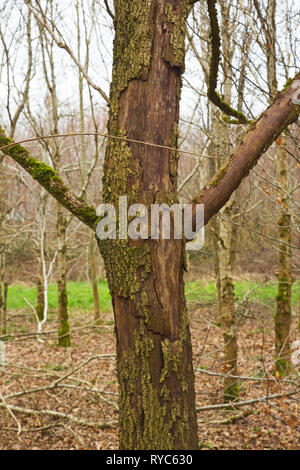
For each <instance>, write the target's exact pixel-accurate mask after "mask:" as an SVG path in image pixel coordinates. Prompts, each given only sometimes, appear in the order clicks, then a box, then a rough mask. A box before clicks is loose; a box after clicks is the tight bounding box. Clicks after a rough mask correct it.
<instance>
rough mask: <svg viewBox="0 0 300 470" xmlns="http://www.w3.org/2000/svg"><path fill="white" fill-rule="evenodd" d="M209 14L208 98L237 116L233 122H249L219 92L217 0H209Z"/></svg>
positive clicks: (228, 114) (219, 51)
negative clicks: (217, 89)
mask: <svg viewBox="0 0 300 470" xmlns="http://www.w3.org/2000/svg"><path fill="white" fill-rule="evenodd" d="M207 7H208V14H209V19H210V35H211V59H210V71H209V81H208V91H207V95H208V98H209V99H210V100H211V101H212V103H214V105H216V106H217V107H218V108H220V109H221V111H223V113H225V114H226V115H227V116H232V117H234V118H236V120H234V121H229V122H230V123H231V124H247V123H250V121H249V120H248V119H247V118H246V116H245V115H244V114H243V113H242V112H240V111H236V110H235V109H233V108H232V107H231V106H230V105H229V104H228V103H226V102H225V101H223V100H222V98H221V96H220V95H219V93H218V92H217V91H216V88H217V81H218V69H219V63H220V56H221V39H220V28H219V23H218V15H217V9H216V0H207Z"/></svg>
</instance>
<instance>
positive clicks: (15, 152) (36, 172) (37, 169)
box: [0, 127, 99, 230]
mask: <svg viewBox="0 0 300 470" xmlns="http://www.w3.org/2000/svg"><path fill="white" fill-rule="evenodd" d="M0 151H2V152H3V153H4V154H5V155H8V156H9V157H11V158H13V159H14V160H15V161H16V162H17V163H19V165H21V166H22V167H23V168H24V170H26V171H27V172H28V173H29V174H30V175H31V176H32V178H33V179H35V180H36V181H38V182H39V183H40V184H41V185H42V186H43V187H44V188H45V189H46V190H47V191H48V192H49V193H50V194H51V195H52V196H53V197H54V198H55V199H56V200H57V201H58V202H59V203H60V204H61V205H62V206H64V207H65V208H66V209H67V210H68V211H69V212H71V213H72V214H73V215H75V216H76V217H77V218H78V219H79V220H81V221H82V222H83V223H84V224H85V225H87V226H88V227H90V228H92V229H93V230H95V228H96V225H97V222H98V220H99V217H98V216H97V214H96V211H95V209H94V208H93V207H90V206H88V205H87V204H86V203H85V202H83V201H82V200H81V199H79V198H78V197H76V196H75V195H74V194H72V193H71V191H70V190H69V188H68V187H67V186H66V185H65V184H64V182H63V181H62V179H61V178H60V176H59V175H58V174H57V173H56V172H55V171H54V170H53V168H51V167H50V166H48V165H46V164H45V163H41V162H40V161H39V160H37V159H36V158H32V156H31V155H30V153H29V151H28V150H26V149H25V148H24V147H22V146H21V145H19V144H15V145H14V141H13V140H12V139H10V138H9V137H7V136H6V135H5V132H4V131H3V129H1V127H0Z"/></svg>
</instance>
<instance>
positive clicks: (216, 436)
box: [0, 304, 300, 450]
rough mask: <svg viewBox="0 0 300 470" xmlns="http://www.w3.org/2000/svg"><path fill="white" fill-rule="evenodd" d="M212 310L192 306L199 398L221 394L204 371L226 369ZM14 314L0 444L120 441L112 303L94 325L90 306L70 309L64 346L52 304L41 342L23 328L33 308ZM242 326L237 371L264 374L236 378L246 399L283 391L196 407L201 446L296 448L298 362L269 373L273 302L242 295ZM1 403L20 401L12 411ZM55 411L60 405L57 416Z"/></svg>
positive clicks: (299, 430) (3, 374) (202, 401)
mask: <svg viewBox="0 0 300 470" xmlns="http://www.w3.org/2000/svg"><path fill="white" fill-rule="evenodd" d="M12 314H13V312H10V315H12ZM214 314H215V306H214V305H212V304H209V305H201V306H197V305H195V304H193V310H192V311H190V320H191V332H192V342H193V352H194V366H195V376H196V393H197V407H203V406H211V405H217V404H222V403H223V400H222V377H220V376H218V375H209V374H208V373H207V372H214V373H217V374H219V373H221V372H222V337H221V334H220V329H219V327H218V326H217V325H216V324H214ZM14 315H15V316H14V317H11V320H10V321H13V328H12V334H14V335H21V336H15V337H13V338H11V339H10V340H9V341H7V342H6V361H7V362H6V364H5V366H0V384H1V387H0V392H1V394H0V406H1V407H0V423H1V427H0V449H2V450H3V449H53V450H54V449H98V450H100V449H117V448H118V427H117V424H116V422H117V419H118V410H117V399H118V397H117V393H118V389H117V383H116V374H115V358H114V353H115V341H114V330H113V317H112V313H106V314H105V315H104V317H103V324H102V325H101V326H100V327H97V328H95V327H90V326H86V327H84V325H89V324H90V323H91V322H92V314H91V313H79V312H74V311H73V312H72V313H71V327H72V347H71V348H69V349H68V350H63V349H62V348H59V347H58V346H57V345H56V340H55V330H56V322H55V317H54V314H52V315H50V319H49V321H48V323H47V326H46V327H45V330H44V331H49V332H51V331H52V333H49V334H48V335H44V340H45V342H44V343H39V342H37V340H36V339H35V338H34V337H31V336H22V335H26V334H28V332H30V331H31V332H32V331H34V329H35V323H34V320H33V318H32V315H31V314H30V313H29V312H28V311H27V312H19V313H16V312H15V313H14ZM294 322H295V324H294V326H293V330H292V331H293V332H294V333H293V336H292V340H295V339H299V335H298V338H297V329H296V318H295V319H294ZM76 328H77V329H76ZM238 329H239V375H241V376H247V377H248V378H249V377H251V376H252V377H253V376H255V377H259V378H260V380H243V381H242V380H240V400H241V401H245V400H253V399H260V398H262V397H265V396H270V395H273V394H280V395H281V397H280V398H277V399H273V398H271V397H270V398H269V399H268V400H267V401H266V400H264V401H261V402H257V403H255V404H251V405H245V406H238V407H236V409H231V410H228V409H227V410H224V409H209V410H206V411H203V410H202V411H199V413H198V421H199V449H205V450H213V449H300V394H299V392H300V383H299V370H298V371H294V372H293V374H292V375H291V376H290V377H288V378H286V379H285V380H282V379H279V378H277V377H273V375H271V373H272V368H273V360H272V357H273V348H274V346H273V345H274V339H273V320H272V312H270V311H269V310H268V313H263V312H262V311H261V309H260V308H259V307H258V305H255V304H251V305H249V306H245V305H244V306H243V308H240V309H239V311H238ZM24 331H26V333H24ZM267 378H269V380H266V379H267ZM29 391H31V393H28V392H29ZM290 392H294V394H293V395H290V396H289V393H290ZM17 394H19V395H18V396H17ZM5 404H6V405H13V406H14V407H15V408H10V409H9V410H10V411H9V410H8V407H7V406H6V405H5ZM17 407H18V408H17ZM51 411H54V412H55V413H57V412H58V413H61V415H58V416H57V415H56V416H51V413H50V412H51ZM45 412H46V413H48V414H46V413H45ZM78 420H81V421H82V422H80V423H79V422H78ZM76 421H77V422H76ZM101 425H102V428H101Z"/></svg>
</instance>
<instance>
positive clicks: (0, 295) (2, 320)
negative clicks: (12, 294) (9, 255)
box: [0, 254, 8, 335]
mask: <svg viewBox="0 0 300 470" xmlns="http://www.w3.org/2000/svg"><path fill="white" fill-rule="evenodd" d="M7 291H8V282H7V281H6V280H5V262H4V254H0V334H2V335H6V333H7Z"/></svg>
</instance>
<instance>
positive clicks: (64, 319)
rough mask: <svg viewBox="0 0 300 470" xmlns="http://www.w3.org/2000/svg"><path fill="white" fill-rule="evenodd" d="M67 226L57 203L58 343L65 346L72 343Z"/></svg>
mask: <svg viewBox="0 0 300 470" xmlns="http://www.w3.org/2000/svg"><path fill="white" fill-rule="evenodd" d="M66 227H67V221H66V218H65V217H64V214H63V209H62V207H61V206H60V204H57V240H58V256H57V262H58V263H57V264H58V265H57V269H58V280H57V289H58V344H59V346H64V347H68V346H70V345H71V337H70V326H69V319H68V294H67V245H66Z"/></svg>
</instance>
